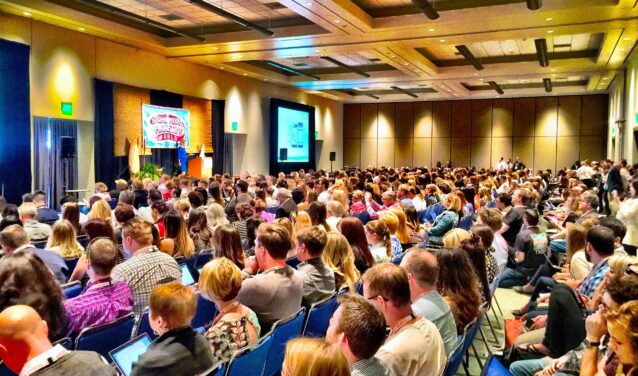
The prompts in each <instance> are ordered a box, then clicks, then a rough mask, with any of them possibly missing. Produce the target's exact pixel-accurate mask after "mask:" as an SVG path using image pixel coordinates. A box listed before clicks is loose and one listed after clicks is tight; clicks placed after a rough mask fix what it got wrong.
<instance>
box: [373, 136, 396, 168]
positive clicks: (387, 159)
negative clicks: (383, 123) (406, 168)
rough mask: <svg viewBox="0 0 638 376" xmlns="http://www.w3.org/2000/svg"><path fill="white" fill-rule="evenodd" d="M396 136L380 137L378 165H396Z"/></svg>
mask: <svg viewBox="0 0 638 376" xmlns="http://www.w3.org/2000/svg"><path fill="white" fill-rule="evenodd" d="M394 140H395V139H394V138H380V139H379V142H378V143H377V147H378V156H377V161H378V162H377V163H378V166H386V167H395V163H394Z"/></svg>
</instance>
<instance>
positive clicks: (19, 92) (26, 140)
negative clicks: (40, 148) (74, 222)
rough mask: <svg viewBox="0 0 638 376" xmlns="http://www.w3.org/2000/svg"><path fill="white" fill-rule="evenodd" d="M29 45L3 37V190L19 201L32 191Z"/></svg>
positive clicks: (0, 83)
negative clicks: (23, 195) (24, 194)
mask: <svg viewBox="0 0 638 376" xmlns="http://www.w3.org/2000/svg"><path fill="white" fill-rule="evenodd" d="M29 101H30V99H29V46H26V45H24V44H20V43H14V42H9V41H6V40H0V193H1V194H3V195H4V197H5V198H6V199H7V200H8V201H9V202H11V203H15V204H20V203H21V202H22V199H21V196H22V194H23V193H26V192H30V191H31V124H30V116H31V115H30V113H31V107H30V102H29Z"/></svg>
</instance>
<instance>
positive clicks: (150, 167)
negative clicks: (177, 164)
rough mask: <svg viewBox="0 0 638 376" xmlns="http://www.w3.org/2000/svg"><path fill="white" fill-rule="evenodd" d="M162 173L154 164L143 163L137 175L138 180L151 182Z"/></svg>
mask: <svg viewBox="0 0 638 376" xmlns="http://www.w3.org/2000/svg"><path fill="white" fill-rule="evenodd" d="M162 174H163V171H162V168H161V167H160V166H158V165H156V164H155V163H145V164H144V166H142V168H141V169H140V172H139V173H138V174H137V176H138V178H140V179H147V178H148V179H151V180H153V181H155V180H157V179H159V178H160V176H162Z"/></svg>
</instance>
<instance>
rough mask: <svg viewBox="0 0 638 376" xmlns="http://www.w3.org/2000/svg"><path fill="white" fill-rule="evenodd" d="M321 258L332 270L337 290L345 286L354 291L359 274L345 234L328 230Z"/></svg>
mask: <svg viewBox="0 0 638 376" xmlns="http://www.w3.org/2000/svg"><path fill="white" fill-rule="evenodd" d="M321 259H322V260H323V262H324V263H325V264H326V265H327V266H328V267H329V268H330V269H331V270H332V271H333V272H334V275H335V286H336V288H337V291H340V290H342V289H345V288H347V289H348V290H350V292H355V291H354V284H355V282H357V281H358V280H359V277H360V275H361V274H360V273H359V271H358V270H357V268H356V266H355V260H354V253H353V252H352V248H351V247H350V244H348V239H346V237H345V236H343V235H342V234H340V233H338V232H334V231H331V232H329V233H328V234H327V239H326V247H325V248H324V250H323V253H322V255H321Z"/></svg>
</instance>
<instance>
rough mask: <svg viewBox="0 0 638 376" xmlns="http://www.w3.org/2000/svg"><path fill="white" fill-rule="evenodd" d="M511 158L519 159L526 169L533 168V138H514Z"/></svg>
mask: <svg viewBox="0 0 638 376" xmlns="http://www.w3.org/2000/svg"><path fill="white" fill-rule="evenodd" d="M512 157H514V158H516V157H519V158H520V159H521V162H523V163H524V164H525V165H526V166H527V167H529V168H534V137H514V138H513V139H512ZM499 158H500V157H499ZM496 162H498V159H497V160H496Z"/></svg>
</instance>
